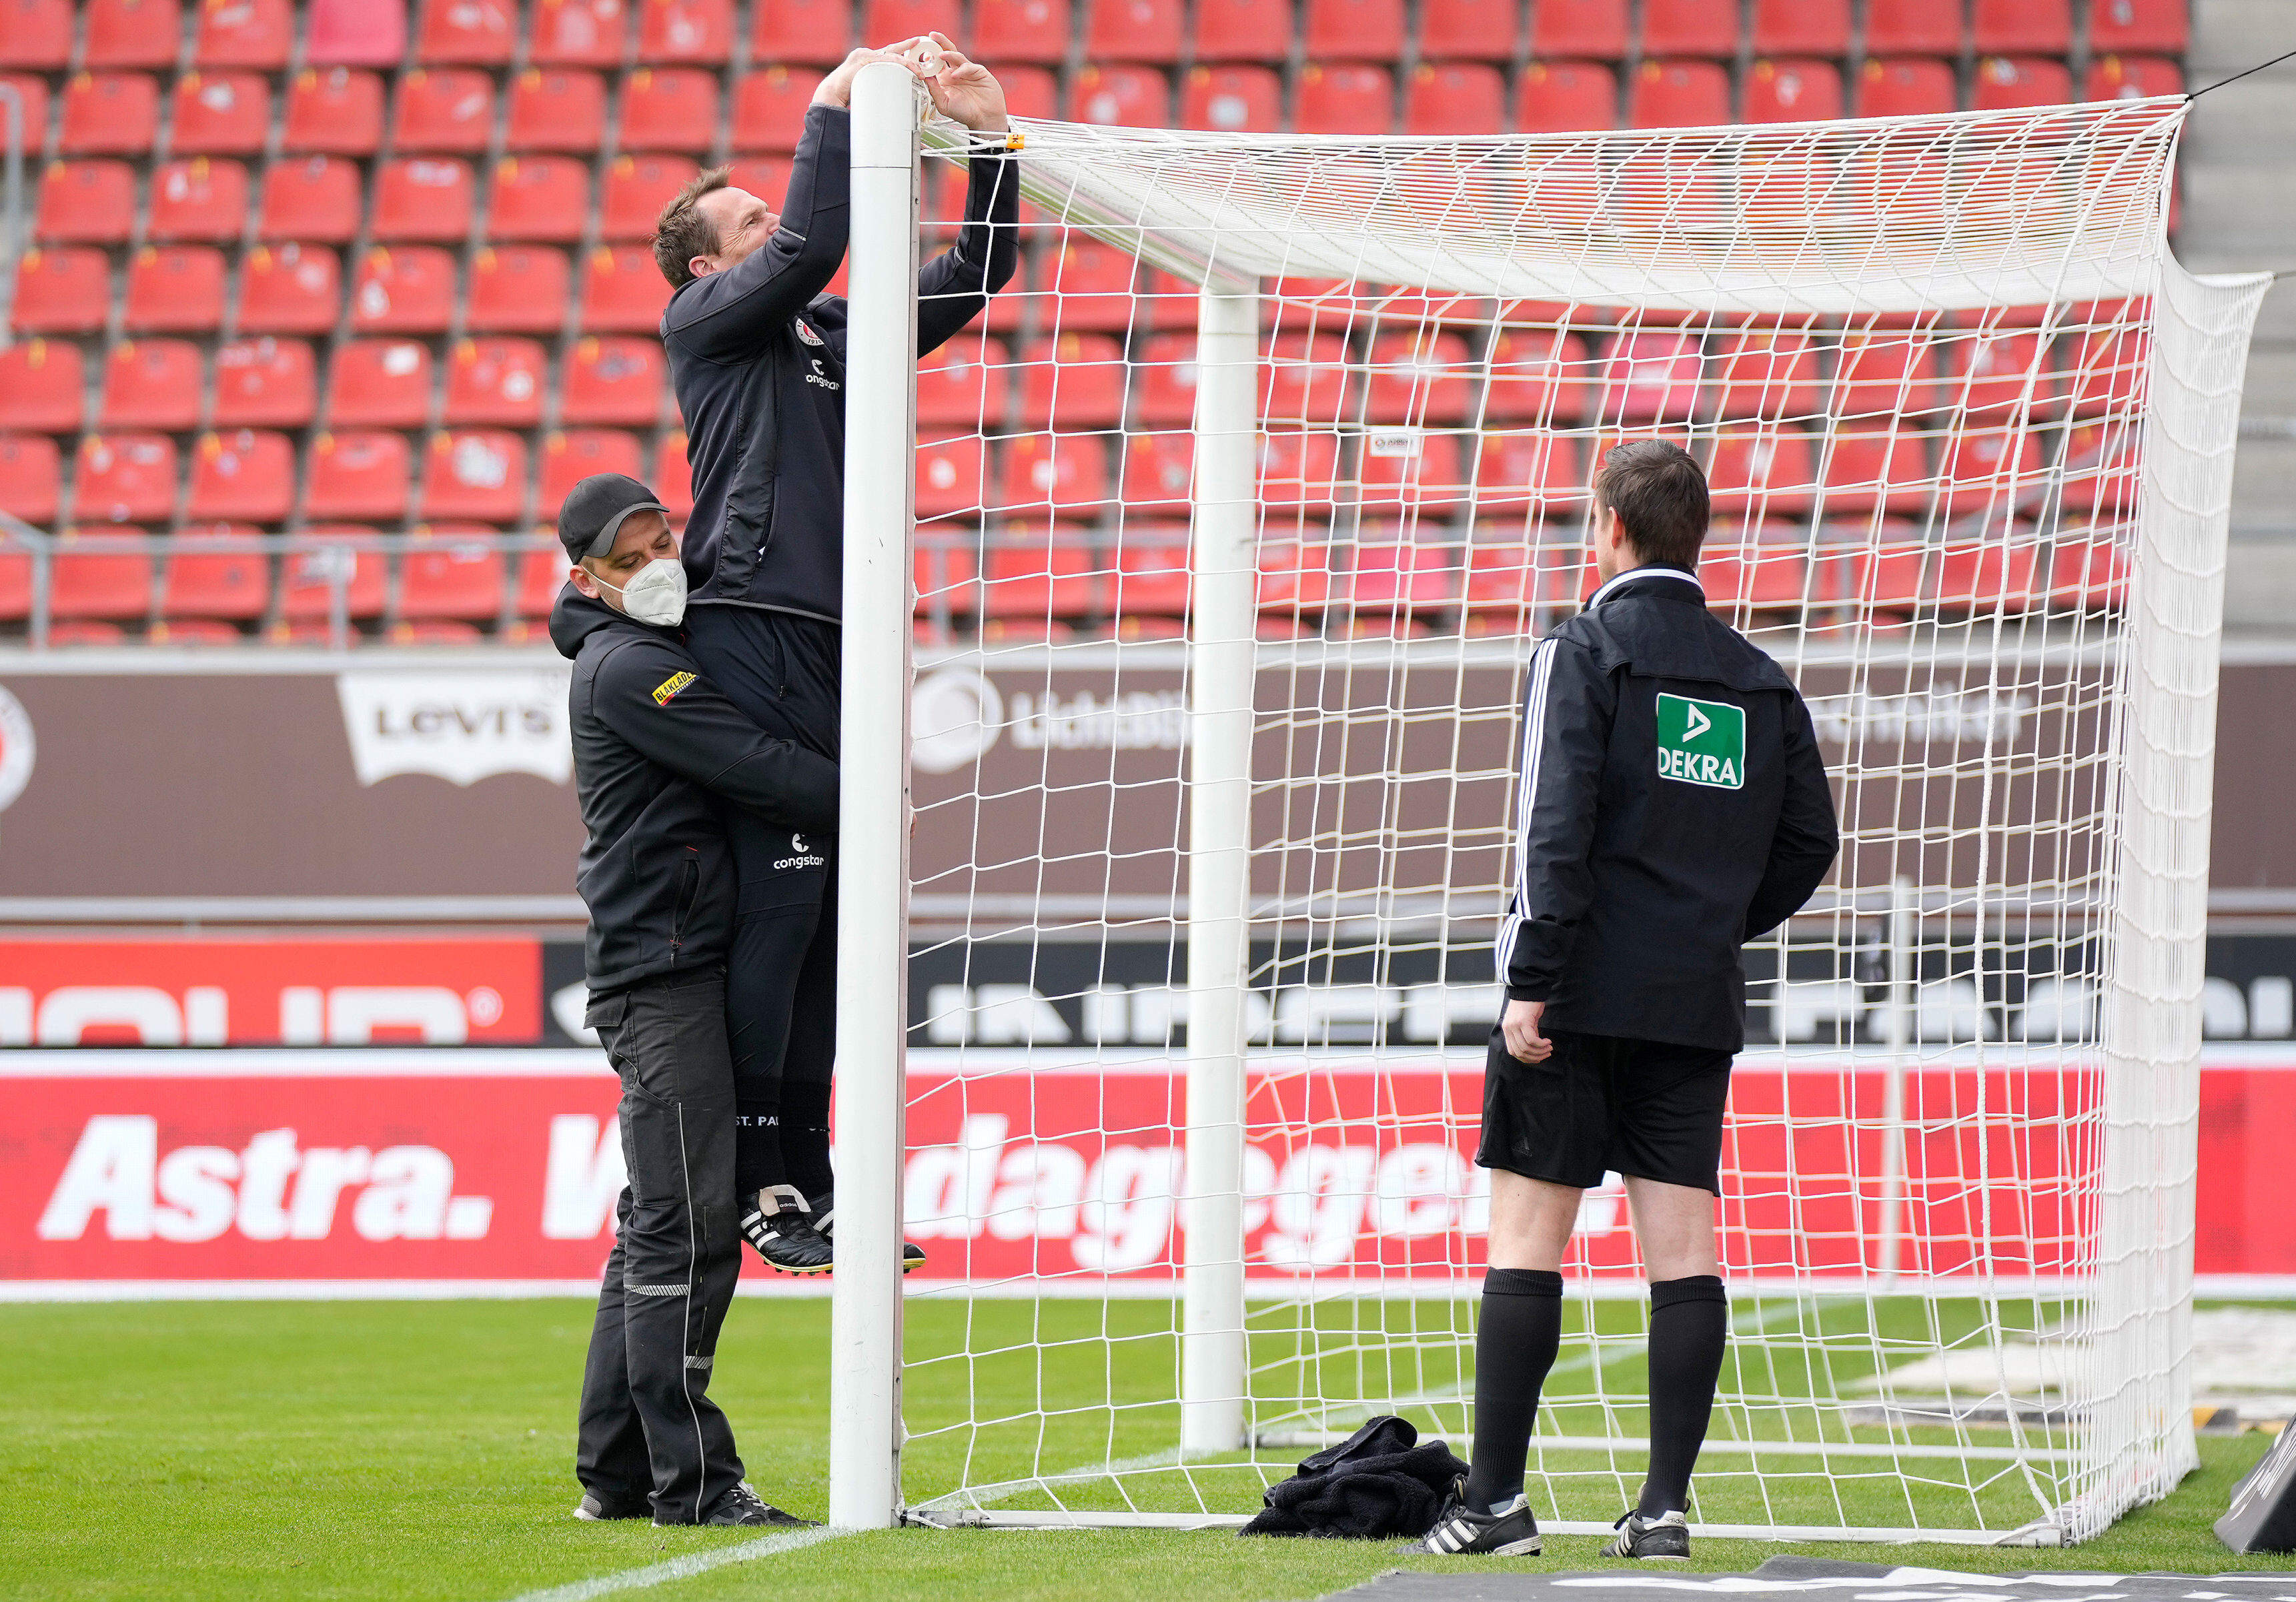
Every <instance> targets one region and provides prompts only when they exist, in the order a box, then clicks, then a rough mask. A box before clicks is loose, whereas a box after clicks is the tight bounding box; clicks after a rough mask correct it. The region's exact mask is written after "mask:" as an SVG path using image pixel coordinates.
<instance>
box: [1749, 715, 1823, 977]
mask: <svg viewBox="0 0 2296 1602" xmlns="http://www.w3.org/2000/svg"><path fill="white" fill-rule="evenodd" d="M1792 699H1793V704H1792V706H1790V707H1787V708H1786V719H1785V723H1786V726H1785V737H1786V739H1785V779H1786V788H1785V797H1784V803H1783V805H1781V806H1780V807H1779V809H1778V827H1777V831H1776V832H1775V834H1773V835H1772V836H1771V837H1770V860H1769V862H1768V864H1767V866H1766V867H1765V868H1764V869H1763V870H1762V882H1761V883H1760V884H1759V886H1757V887H1755V890H1754V899H1753V900H1752V901H1751V902H1749V903H1747V905H1746V938H1747V939H1749V940H1752V939H1756V938H1758V937H1759V936H1763V935H1767V934H1768V933H1769V932H1770V931H1771V930H1772V929H1774V928H1777V927H1778V925H1780V924H1782V923H1784V921H1785V920H1787V919H1789V918H1791V917H1792V916H1793V915H1794V914H1795V913H1796V912H1799V911H1801V909H1802V906H1803V904H1804V903H1807V902H1808V900H1809V897H1810V892H1811V891H1813V890H1815V889H1816V888H1817V887H1818V885H1819V884H1820V882H1822V881H1823V880H1824V879H1825V875H1826V870H1828V869H1830V868H1832V867H1833V858H1834V854H1835V853H1837V852H1838V851H1840V850H1841V835H1840V832H1839V830H1838V829H1837V828H1836V826H1835V823H1834V818H1833V790H1832V789H1830V788H1829V787H1828V786H1827V784H1826V782H1825V758H1824V757H1823V756H1820V755H1819V754H1818V749H1817V731H1816V729H1815V728H1813V727H1812V726H1811V724H1810V721H1809V708H1808V707H1806V706H1804V705H1802V699H1801V697H1800V696H1799V695H1797V696H1795V697H1793V698H1792Z"/></svg>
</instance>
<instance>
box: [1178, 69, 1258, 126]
mask: <svg viewBox="0 0 2296 1602" xmlns="http://www.w3.org/2000/svg"><path fill="white" fill-rule="evenodd" d="M1180 126H1181V127H1184V128H1204V129H1208V130H1210V131H1211V132H1214V133H1220V134H1273V133H1275V132H1276V131H1277V129H1279V128H1281V127H1283V82H1282V80H1281V79H1279V78H1277V77H1276V76H1275V70H1274V69H1272V68H1267V67H1198V68H1195V69H1193V70H1192V71H1190V72H1189V74H1188V78H1187V82H1186V84H1185V86H1183V87H1182V89H1181V91H1180Z"/></svg>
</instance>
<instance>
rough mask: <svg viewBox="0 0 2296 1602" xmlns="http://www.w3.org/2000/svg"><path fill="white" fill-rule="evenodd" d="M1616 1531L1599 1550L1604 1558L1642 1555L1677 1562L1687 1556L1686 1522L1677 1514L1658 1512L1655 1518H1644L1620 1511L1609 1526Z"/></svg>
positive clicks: (1688, 1539)
mask: <svg viewBox="0 0 2296 1602" xmlns="http://www.w3.org/2000/svg"><path fill="white" fill-rule="evenodd" d="M1611 1527H1612V1528H1613V1529H1615V1530H1617V1531H1618V1534H1617V1535H1616V1536H1615V1537H1614V1538H1613V1539H1612V1540H1611V1544H1610V1545H1609V1546H1606V1547H1604V1548H1603V1557H1643V1558H1650V1559H1654V1560H1656V1561H1658V1562H1661V1563H1679V1562H1681V1561H1682V1560H1683V1559H1684V1558H1685V1557H1689V1556H1690V1521H1689V1520H1688V1519H1686V1518H1685V1517H1683V1516H1682V1515H1681V1514H1679V1513H1661V1514H1660V1515H1659V1516H1657V1517H1656V1518H1644V1516H1642V1515H1641V1514H1639V1513H1633V1512H1628V1513H1621V1514H1620V1515H1619V1518H1618V1522H1617V1523H1616V1524H1613V1525H1612V1526H1611Z"/></svg>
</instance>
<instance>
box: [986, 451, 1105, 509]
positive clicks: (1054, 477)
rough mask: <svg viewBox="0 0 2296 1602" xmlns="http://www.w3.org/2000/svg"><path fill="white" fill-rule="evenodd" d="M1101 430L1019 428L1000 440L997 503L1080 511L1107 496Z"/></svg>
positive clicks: (1090, 507) (1092, 506) (1011, 506)
mask: <svg viewBox="0 0 2296 1602" xmlns="http://www.w3.org/2000/svg"><path fill="white" fill-rule="evenodd" d="M1110 438H1111V436H1110V435H1105V434H1021V435H1017V436H1015V437H1013V438H1010V439H1007V440H1006V441H1005V475H1004V478H1003V480H1002V487H1001V488H1000V489H999V491H998V495H997V505H998V506H999V507H1000V508H1002V509H1003V510H1004V511H1006V512H1008V513H1019V514H1021V515H1022V516H1029V517H1044V516H1046V515H1047V513H1048V512H1049V513H1054V514H1057V513H1060V512H1068V513H1070V514H1073V515H1078V516H1082V515H1087V514H1088V513H1090V512H1091V511H1095V510H1096V509H1097V508H1099V507H1100V506H1102V505H1103V504H1105V503H1106V502H1107V500H1108V491H1109V482H1108V443H1107V442H1108V441H1109V439H1110Z"/></svg>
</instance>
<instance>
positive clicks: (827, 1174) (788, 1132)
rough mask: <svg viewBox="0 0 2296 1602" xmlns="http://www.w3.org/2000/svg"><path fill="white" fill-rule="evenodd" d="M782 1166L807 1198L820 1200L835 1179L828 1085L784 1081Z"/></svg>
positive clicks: (793, 1183) (790, 1179) (791, 1180)
mask: <svg viewBox="0 0 2296 1602" xmlns="http://www.w3.org/2000/svg"><path fill="white" fill-rule="evenodd" d="M782 1167H783V1171H784V1172H786V1173H788V1175H789V1182H790V1183H791V1184H792V1185H795V1186H796V1187H797V1188H798V1189H800V1190H802V1191H804V1192H805V1198H806V1200H808V1201H819V1200H820V1199H821V1197H823V1195H824V1194H825V1193H826V1192H827V1191H828V1189H829V1188H830V1187H831V1186H832V1184H834V1183H835V1182H836V1181H835V1179H834V1178H833V1176H832V1173H831V1170H830V1166H829V1087H828V1086H827V1085H826V1084H809V1083H806V1082H804V1081H802V1080H794V1079H792V1080H787V1081H784V1082H783V1084H782Z"/></svg>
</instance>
